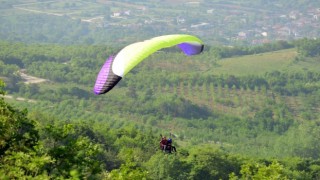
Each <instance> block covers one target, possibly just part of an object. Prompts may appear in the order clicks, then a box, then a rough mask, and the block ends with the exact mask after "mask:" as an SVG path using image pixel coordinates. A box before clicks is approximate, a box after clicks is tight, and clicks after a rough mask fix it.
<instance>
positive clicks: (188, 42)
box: [94, 34, 204, 94]
mask: <svg viewBox="0 0 320 180" xmlns="http://www.w3.org/2000/svg"><path fill="white" fill-rule="evenodd" d="M175 45H177V46H178V47H179V48H180V49H181V50H182V51H183V52H184V53H185V54H186V55H188V56H191V55H196V54H199V53H201V52H202V51H203V47H204V45H203V42H202V41H201V40H200V39H198V38H197V37H195V36H191V35H184V34H177V35H166V36H159V37H155V38H152V39H150V40H146V41H143V42H137V43H133V44H131V45H128V46H126V47H125V48H123V49H122V50H121V51H120V52H119V53H118V54H117V55H116V56H115V57H113V56H110V57H109V58H108V59H107V60H106V62H105V63H104V65H103V66H102V68H101V70H100V72H99V74H98V76H97V80H96V83H95V86H94V93H95V94H104V93H106V92H108V91H110V90H111V89H112V88H113V87H114V86H115V85H116V84H117V83H118V82H119V81H120V80H121V79H122V77H123V76H124V75H126V74H127V73H128V72H129V71H130V70H131V69H132V68H134V67H135V66H136V65H137V64H139V63H140V62H141V61H143V60H144V59H145V58H146V57H148V56H149V55H151V54H153V53H154V52H156V51H158V50H160V49H163V48H169V47H172V46H175Z"/></svg>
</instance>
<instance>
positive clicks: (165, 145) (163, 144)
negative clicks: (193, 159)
mask: <svg viewBox="0 0 320 180" xmlns="http://www.w3.org/2000/svg"><path fill="white" fill-rule="evenodd" d="M160 136H161V141H160V149H161V150H162V151H163V152H167V153H171V152H177V150H176V147H175V146H173V145H172V139H171V138H169V139H167V138H166V137H165V136H162V135H160Z"/></svg>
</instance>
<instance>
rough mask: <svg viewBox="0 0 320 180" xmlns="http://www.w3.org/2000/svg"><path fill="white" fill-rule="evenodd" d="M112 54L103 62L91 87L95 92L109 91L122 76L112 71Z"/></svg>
mask: <svg viewBox="0 0 320 180" xmlns="http://www.w3.org/2000/svg"><path fill="white" fill-rule="evenodd" d="M113 60H114V56H110V57H109V58H108V59H107V60H106V62H105V63H104V64H103V66H102V68H101V70H100V72H99V74H98V76H97V79H96V83H95V85H94V88H93V92H94V93H95V94H98V95H99V94H104V93H106V92H108V91H110V90H111V89H112V88H113V87H114V86H115V85H116V84H117V83H118V82H119V81H120V80H121V79H122V78H121V77H120V76H117V75H115V74H114V73H113V72H112V63H113Z"/></svg>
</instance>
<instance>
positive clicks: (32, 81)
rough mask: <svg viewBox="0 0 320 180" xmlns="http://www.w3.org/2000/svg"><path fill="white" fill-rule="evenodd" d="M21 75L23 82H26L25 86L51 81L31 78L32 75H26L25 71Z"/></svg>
mask: <svg viewBox="0 0 320 180" xmlns="http://www.w3.org/2000/svg"><path fill="white" fill-rule="evenodd" d="M19 74H20V76H21V78H22V79H23V80H25V82H24V83H25V84H35V83H42V82H46V81H49V80H48V79H42V78H38V77H34V76H30V75H28V74H26V71H25V70H24V69H22V70H20V71H19Z"/></svg>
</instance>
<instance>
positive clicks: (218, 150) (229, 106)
mask: <svg viewBox="0 0 320 180" xmlns="http://www.w3.org/2000/svg"><path fill="white" fill-rule="evenodd" d="M319 44H320V41H319V40H313V39H301V40H297V41H292V42H286V41H278V42H275V43H271V44H264V45H261V46H254V47H247V46H236V47H215V46H212V47H206V49H205V51H204V52H203V53H202V54H201V55H199V56H195V57H185V56H183V55H182V54H181V53H180V52H179V51H178V50H177V49H175V48H171V49H165V50H164V51H161V52H158V53H155V54H154V55H152V56H150V57H149V58H148V59H147V60H146V61H144V62H142V63H141V64H139V65H138V66H137V67H136V68H135V69H133V71H132V72H130V73H129V74H128V76H126V78H124V79H123V81H121V82H120V84H119V85H118V86H117V87H116V88H115V89H113V90H112V91H110V92H109V93H108V94H106V95H103V96H96V95H94V94H93V93H92V87H93V83H94V79H95V77H96V74H97V73H98V71H99V68H100V66H101V64H102V63H103V61H104V60H105V59H106V57H107V56H108V55H110V54H112V53H115V52H117V51H118V50H119V49H118V48H117V47H107V46H103V45H95V46H93V45H90V46H84V45H82V46H80V45H72V46H70V45H52V44H51V45H49V44H23V43H12V42H5V41H2V42H1V43H0V60H1V61H0V77H1V79H2V80H1V86H0V87H1V88H0V92H1V94H2V95H5V94H6V95H5V96H1V98H0V104H1V110H0V113H1V116H0V118H1V119H0V121H1V126H0V131H1V133H0V162H1V163H0V174H1V179H6V178H8V179H14V178H18V179H19V178H26V179H34V178H38V179H50V178H51V179H52V178H53V179H59V178H60V179H87V178H89V179H264V178H267V179H317V178H319V176H320V173H319V172H320V160H319V154H320V152H319V149H320V144H319V142H320V141H319V140H320V136H319V134H320V121H319V118H320V117H319V114H320V113H319V112H320V104H319V102H320V88H319V87H320V84H319V82H320V73H319V70H318V69H319V66H320V61H319V54H318V48H319ZM243 57H245V59H247V60H248V59H253V60H252V61H250V62H249V61H242V62H241V64H243V65H244V66H243V67H242V66H238V67H237V68H238V69H242V70H243V71H244V72H245V73H243V72H237V71H234V72H233V71H230V67H231V66H230V62H231V65H232V64H235V63H236V62H238V61H241V60H242V59H241V58H243ZM286 58H287V59H286ZM260 59H262V60H263V61H267V62H262V61H260ZM273 59H276V61H281V63H282V64H285V65H284V66H280V65H278V64H277V65H275V63H277V62H276V61H274V60H273ZM261 63H267V64H270V66H268V67H267V68H266V69H264V70H263V71H262V72H261V71H260V70H259V69H258V68H259V66H261ZM254 68H256V69H257V70H256V71H249V70H250V69H254ZM224 69H227V70H228V71H227V73H221V72H224V71H223V70H224ZM25 74H27V75H32V76H35V77H38V78H42V79H44V82H41V83H29V82H28V81H26V79H25V78H24V75H25ZM146 74H147V75H146ZM159 134H163V135H166V136H170V137H171V138H172V139H173V143H174V145H175V146H176V147H177V151H178V152H177V153H173V154H165V153H163V152H161V151H160V150H159V141H160V137H159Z"/></svg>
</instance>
